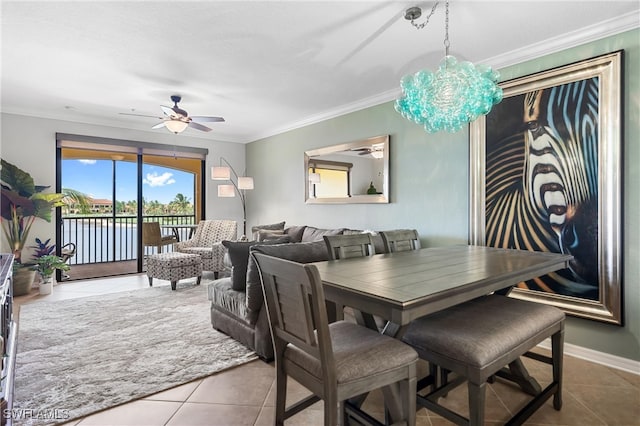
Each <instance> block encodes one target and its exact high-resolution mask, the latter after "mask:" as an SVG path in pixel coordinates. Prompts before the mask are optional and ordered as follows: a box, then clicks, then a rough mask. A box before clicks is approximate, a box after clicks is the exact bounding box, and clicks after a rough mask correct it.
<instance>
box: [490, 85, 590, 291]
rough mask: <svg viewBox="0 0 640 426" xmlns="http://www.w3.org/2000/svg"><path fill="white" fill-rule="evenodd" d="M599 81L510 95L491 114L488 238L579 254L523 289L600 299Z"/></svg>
mask: <svg viewBox="0 0 640 426" xmlns="http://www.w3.org/2000/svg"><path fill="white" fill-rule="evenodd" d="M598 83H599V82H598V77H593V78H588V79H584V80H578V81H574V82H571V83H567V84H563V85H558V86H554V87H551V88H544V89H539V90H535V91H531V92H528V93H524V94H521V95H518V96H513V97H509V98H506V99H504V100H503V102H502V103H501V104H498V105H496V106H495V107H494V109H493V111H492V112H491V113H490V114H489V115H488V116H487V134H486V176H485V180H486V207H485V214H486V231H485V232H486V234H485V238H486V244H487V245H488V246H493V247H502V248H515V249H527V250H538V251H550V252H557V253H568V254H571V255H573V256H574V260H573V261H572V262H571V264H570V266H569V268H567V269H565V270H562V271H559V272H557V273H554V274H550V275H547V276H544V277H540V278H538V279H536V280H531V281H528V282H526V283H521V284H520V285H519V287H521V288H526V289H529V290H534V291H542V292H547V293H553V294H557V295H563V296H574V297H580V298H585V299H589V300H595V301H597V300H599V297H600V295H599V285H598V277H599V273H598V265H599V262H598V223H599V222H598V134H599V133H598V130H599V129H598V123H599V120H598V118H599V111H598V105H599V102H598V101H599V99H598V97H599V96H598V95H599V92H598V87H599V86H598Z"/></svg>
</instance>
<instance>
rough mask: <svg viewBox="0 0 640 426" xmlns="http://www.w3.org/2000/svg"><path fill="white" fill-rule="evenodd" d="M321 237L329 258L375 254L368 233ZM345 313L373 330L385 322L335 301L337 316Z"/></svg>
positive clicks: (339, 317) (380, 328)
mask: <svg viewBox="0 0 640 426" xmlns="http://www.w3.org/2000/svg"><path fill="white" fill-rule="evenodd" d="M323 238H324V242H325V244H326V245H327V250H328V251H329V260H340V259H349V258H353V257H364V256H373V255H374V254H376V251H375V250H376V249H375V246H374V244H373V240H372V238H371V234H369V233H364V234H345V235H325V236H324V237H323ZM345 314H346V315H347V317H349V316H351V317H353V318H354V320H355V321H356V322H357V323H358V324H363V325H365V326H366V327H368V328H371V329H374V330H375V329H377V330H382V329H383V328H384V327H385V326H386V324H387V321H385V320H384V319H382V318H380V317H377V316H374V315H371V314H368V313H366V312H360V311H357V310H354V309H352V308H350V307H348V306H347V307H344V306H339V305H338V304H337V303H336V315H337V318H338V319H344V316H345Z"/></svg>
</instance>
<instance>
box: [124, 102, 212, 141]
mask: <svg viewBox="0 0 640 426" xmlns="http://www.w3.org/2000/svg"><path fill="white" fill-rule="evenodd" d="M181 100H182V97H181V96H179V95H173V96H171V101H172V102H173V107H168V106H164V105H160V108H161V109H162V112H163V113H164V117H158V116H156V115H144V114H131V113H126V112H121V113H120V114H122V115H135V116H139V117H153V118H158V119H159V120H162V121H161V122H160V123H158V124H156V125H155V126H153V127H151V128H152V129H159V128H161V127H166V128H167V130H169V131H170V132H173V133H175V134H178V133H180V132H183V131H184V130H185V129H186V128H187V127H192V128H194V129H196V130H201V131H203V132H210V131H211V130H212V129H211V128H210V127H207V126H205V125H203V124H200V123H202V122H222V121H224V118H222V117H208V116H197V115H193V116H189V113H187V111H185V110H183V109H182V108H180V107H179V106H178V102H180V101H181Z"/></svg>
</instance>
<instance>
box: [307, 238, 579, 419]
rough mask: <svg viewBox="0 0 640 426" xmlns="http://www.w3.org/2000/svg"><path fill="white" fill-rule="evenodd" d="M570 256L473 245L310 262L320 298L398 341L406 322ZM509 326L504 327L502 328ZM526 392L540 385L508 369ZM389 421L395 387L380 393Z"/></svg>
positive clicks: (395, 408)
mask: <svg viewBox="0 0 640 426" xmlns="http://www.w3.org/2000/svg"><path fill="white" fill-rule="evenodd" d="M572 259H573V257H572V256H571V255H567V254H559V253H549V252H537V251H528V250H513V249H502V248H494V247H485V246H474V245H455V246H446V247H433V248H423V249H419V250H411V251H403V252H396V253H387V254H377V255H374V256H366V257H355V258H348V259H343V260H329V261H324V262H315V263H313V264H314V265H315V266H316V267H317V268H318V272H319V273H320V277H321V278H322V282H323V289H324V293H325V298H326V299H327V300H329V301H332V302H335V303H336V304H338V305H341V306H349V307H351V308H352V309H353V310H354V311H355V312H356V320H357V321H358V322H359V323H360V324H362V325H364V326H367V327H369V328H375V329H376V330H377V329H378V328H377V326H376V322H375V321H374V319H373V316H374V315H375V316H379V317H381V318H383V319H384V320H386V321H387V326H386V327H385V328H384V330H383V332H384V333H385V334H388V335H392V336H394V337H396V338H402V336H403V334H404V332H405V331H406V329H407V327H408V325H409V324H410V323H411V321H413V320H415V319H417V318H420V317H422V316H425V315H429V314H431V313H434V312H437V311H440V310H443V309H447V308H449V307H451V306H454V305H457V304H460V303H464V302H466V301H469V300H472V299H475V298H477V297H480V296H483V295H486V294H490V293H493V292H500V293H502V294H508V292H509V291H510V289H511V288H512V287H513V286H515V285H517V284H518V283H520V282H522V281H526V280H529V279H533V278H536V277H539V276H542V275H546V274H548V273H550V272H554V271H557V270H560V269H564V268H566V267H568V265H569V262H570V261H571V260H572ZM505 326H506V327H508V324H505ZM509 368H510V369H511V370H512V373H513V374H514V375H515V376H516V377H517V378H518V380H517V382H518V384H519V385H520V386H521V387H522V388H523V390H525V391H526V392H529V393H535V392H538V391H539V389H540V385H539V384H538V383H537V382H536V381H535V379H533V378H532V377H531V376H529V374H528V372H527V371H526V368H525V367H524V365H523V364H522V362H521V361H519V360H518V361H516V362H514V363H512V364H510V365H509ZM383 393H384V395H385V401H386V402H387V405H388V407H387V408H388V409H389V413H390V415H391V418H392V419H393V418H396V417H397V418H401V416H402V414H401V404H400V403H399V395H397V389H395V390H394V388H393V387H389V388H385V389H383Z"/></svg>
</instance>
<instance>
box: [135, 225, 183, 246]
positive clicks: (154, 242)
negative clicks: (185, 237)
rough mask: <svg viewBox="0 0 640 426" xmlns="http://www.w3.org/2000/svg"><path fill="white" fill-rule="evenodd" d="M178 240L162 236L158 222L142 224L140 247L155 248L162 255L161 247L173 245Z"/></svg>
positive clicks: (169, 236)
mask: <svg viewBox="0 0 640 426" xmlns="http://www.w3.org/2000/svg"><path fill="white" fill-rule="evenodd" d="M177 242H178V239H177V238H176V237H175V236H174V235H162V233H161V232H160V223H159V222H142V245H143V246H144V247H145V248H146V247H156V248H157V249H158V253H162V247H164V246H167V245H171V244H175V243H177Z"/></svg>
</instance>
